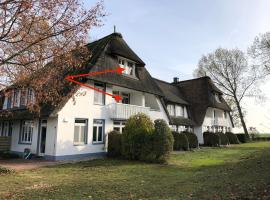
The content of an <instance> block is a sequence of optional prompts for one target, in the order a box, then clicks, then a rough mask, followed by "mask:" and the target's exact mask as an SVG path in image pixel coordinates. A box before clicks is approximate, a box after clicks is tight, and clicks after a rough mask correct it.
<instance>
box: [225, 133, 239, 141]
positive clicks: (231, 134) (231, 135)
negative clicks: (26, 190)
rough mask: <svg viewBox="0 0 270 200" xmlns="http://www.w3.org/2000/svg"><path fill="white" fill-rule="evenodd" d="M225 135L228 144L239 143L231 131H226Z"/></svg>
mask: <svg viewBox="0 0 270 200" xmlns="http://www.w3.org/2000/svg"><path fill="white" fill-rule="evenodd" d="M225 135H226V136H227V138H228V139H229V142H230V144H240V142H239V140H238V138H237V136H236V135H235V134H233V133H232V132H226V133H225Z"/></svg>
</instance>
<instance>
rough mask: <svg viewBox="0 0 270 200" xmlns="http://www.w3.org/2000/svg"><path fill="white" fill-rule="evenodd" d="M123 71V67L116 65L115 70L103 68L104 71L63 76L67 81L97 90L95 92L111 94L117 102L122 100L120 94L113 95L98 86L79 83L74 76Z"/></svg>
mask: <svg viewBox="0 0 270 200" xmlns="http://www.w3.org/2000/svg"><path fill="white" fill-rule="evenodd" d="M123 71H125V69H124V68H121V67H118V68H116V69H115V70H104V71H100V72H92V73H88V74H78V75H72V76H67V77H66V78H65V80H67V81H69V82H73V83H75V84H78V85H80V86H83V87H87V88H90V89H92V90H95V91H97V92H100V93H102V94H105V95H108V96H111V97H112V98H114V99H115V101H117V102H119V101H121V100H122V97H121V96H119V95H113V94H110V93H107V92H105V91H103V90H100V89H98V88H95V87H92V86H90V85H87V84H84V83H81V82H79V81H75V80H74V78H78V77H85V76H95V75H100V74H106V73H118V74H122V72H123Z"/></svg>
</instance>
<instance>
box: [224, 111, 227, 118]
mask: <svg viewBox="0 0 270 200" xmlns="http://www.w3.org/2000/svg"><path fill="white" fill-rule="evenodd" d="M224 118H225V119H227V112H226V111H224Z"/></svg>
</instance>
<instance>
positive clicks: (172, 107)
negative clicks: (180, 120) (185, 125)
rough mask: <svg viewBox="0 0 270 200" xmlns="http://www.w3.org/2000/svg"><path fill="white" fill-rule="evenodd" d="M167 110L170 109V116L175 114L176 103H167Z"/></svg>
mask: <svg viewBox="0 0 270 200" xmlns="http://www.w3.org/2000/svg"><path fill="white" fill-rule="evenodd" d="M167 110H168V112H169V115H170V116H175V110H174V105H172V104H168V105H167Z"/></svg>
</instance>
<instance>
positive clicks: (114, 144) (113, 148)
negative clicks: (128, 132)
mask: <svg viewBox="0 0 270 200" xmlns="http://www.w3.org/2000/svg"><path fill="white" fill-rule="evenodd" d="M121 150H122V135H121V133H119V132H118V131H111V132H110V133H109V134H108V154H107V155H108V156H109V157H120V156H121Z"/></svg>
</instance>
